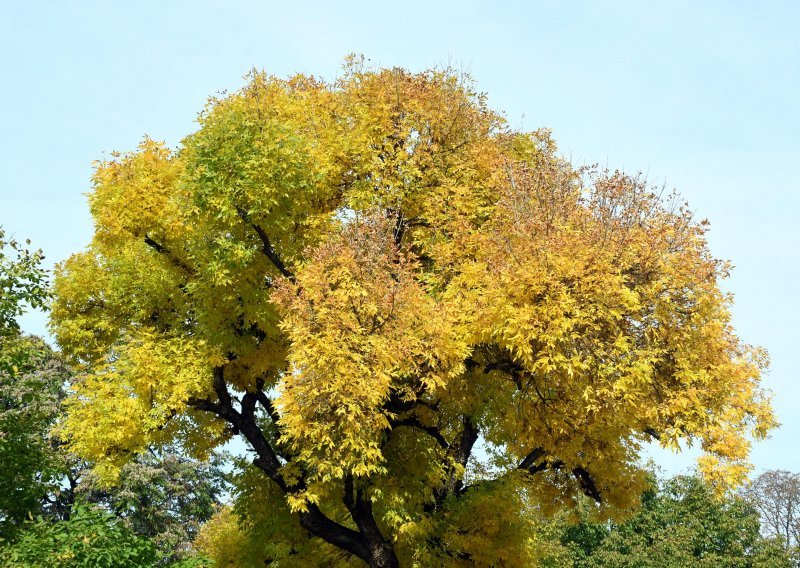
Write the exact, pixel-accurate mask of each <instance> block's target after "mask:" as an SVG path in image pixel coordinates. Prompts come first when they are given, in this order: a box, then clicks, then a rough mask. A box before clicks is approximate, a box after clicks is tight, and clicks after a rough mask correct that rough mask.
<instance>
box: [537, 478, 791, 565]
mask: <svg viewBox="0 0 800 568" xmlns="http://www.w3.org/2000/svg"><path fill="white" fill-rule="evenodd" d="M578 511H579V517H582V518H581V519H580V522H579V523H577V524H574V523H571V522H570V521H569V519H568V518H567V515H565V514H559V515H558V516H557V517H556V519H554V520H553V521H550V523H549V524H550V525H551V530H552V529H553V528H554V529H555V531H554V532H555V533H556V534H559V533H560V534H559V537H560V542H561V544H562V546H561V547H558V546H556V547H554V549H555V550H554V551H553V552H551V553H550V554H549V556H548V557H546V558H545V559H543V562H542V565H543V566H553V567H561V566H575V567H576V568H593V567H606V568H623V567H633V566H636V567H638V568H649V567H653V568H672V567H675V568H681V567H685V566H697V567H703V566H707V567H709V568H712V567H713V568H715V567H717V566H726V567H730V568H734V567H741V568H791V567H792V566H796V563H795V562H796V560H795V559H794V558H793V557H792V555H791V554H789V553H787V551H786V550H785V549H784V547H783V545H782V543H781V542H780V540H778V539H775V538H771V537H767V538H765V537H762V536H761V535H760V534H759V515H758V512H757V511H756V510H755V509H754V508H753V507H752V506H751V505H750V504H749V503H748V502H747V501H745V500H744V499H742V498H741V497H738V496H736V495H727V496H725V497H723V498H720V497H719V496H717V495H714V493H713V491H712V488H711V487H709V486H708V485H707V484H705V483H704V482H703V481H702V479H700V478H698V477H695V476H686V475H681V476H676V477H673V478H671V479H666V480H663V481H655V480H654V481H653V483H652V486H651V487H648V489H647V490H646V491H645V493H644V496H643V498H642V506H641V508H640V509H639V510H637V511H636V513H635V514H634V515H633V517H632V518H630V519H627V520H625V521H624V522H622V523H592V522H591V521H590V520H588V518H589V515H588V514H587V508H586V507H585V506H583V507H579V509H578Z"/></svg>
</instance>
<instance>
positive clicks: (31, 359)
mask: <svg viewBox="0 0 800 568" xmlns="http://www.w3.org/2000/svg"><path fill="white" fill-rule="evenodd" d="M3 348H4V351H6V352H7V349H9V348H11V349H14V350H16V351H17V353H19V352H24V355H19V354H18V355H16V358H17V360H18V361H19V360H20V359H21V358H23V357H24V359H25V363H24V364H23V365H21V366H17V367H16V372H13V373H10V372H8V371H7V370H2V369H0V463H2V464H3V467H2V468H0V536H5V537H7V536H9V535H10V534H11V533H12V532H13V527H14V526H15V525H16V524H18V523H19V522H20V521H21V520H23V519H24V518H25V517H26V516H27V515H29V514H31V513H32V514H36V513H38V512H39V510H40V506H41V502H42V499H43V498H44V497H45V495H47V494H48V493H49V492H52V491H54V490H55V489H56V488H57V485H58V482H59V481H60V480H61V478H62V477H63V475H64V473H65V471H66V463H65V460H64V456H63V455H61V454H59V452H58V450H57V448H56V447H55V442H54V441H53V439H52V438H51V436H50V434H49V430H50V427H51V426H52V425H53V424H54V423H55V421H56V418H57V416H58V413H59V403H60V400H61V398H62V385H63V384H64V382H65V380H66V378H67V371H66V367H65V366H64V364H63V362H62V361H61V358H60V357H59V356H58V355H57V354H56V353H54V352H53V351H52V349H50V347H49V346H48V345H47V344H46V343H45V342H44V341H43V340H41V339H39V338H36V337H28V336H19V337H17V338H15V339H13V340H9V339H6V342H5V344H4V346H3Z"/></svg>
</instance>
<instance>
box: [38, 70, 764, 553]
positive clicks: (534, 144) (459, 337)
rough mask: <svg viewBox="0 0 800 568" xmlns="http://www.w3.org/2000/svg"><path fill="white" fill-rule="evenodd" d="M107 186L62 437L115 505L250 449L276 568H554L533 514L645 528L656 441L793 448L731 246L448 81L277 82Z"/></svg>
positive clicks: (66, 301) (101, 188) (435, 75)
mask: <svg viewBox="0 0 800 568" xmlns="http://www.w3.org/2000/svg"><path fill="white" fill-rule="evenodd" d="M93 181H94V188H93V191H92V193H91V194H90V206H91V211H92V215H93V217H94V220H95V226H96V232H95V236H94V239H93V241H92V243H91V245H90V246H89V247H88V248H87V249H86V250H85V251H83V252H81V253H78V254H76V255H74V256H73V257H72V258H70V259H69V260H68V261H67V262H66V263H64V264H63V265H62V266H61V267H60V270H59V273H58V277H57V281H56V294H57V299H56V301H55V304H54V306H53V312H52V314H53V320H52V321H53V329H54V332H55V334H56V336H57V338H58V341H59V343H60V345H61V346H62V347H63V349H64V350H65V351H66V352H67V353H69V354H70V356H71V357H72V358H73V359H74V360H75V361H76V362H77V363H78V364H79V365H81V369H82V372H81V375H80V377H79V378H78V379H77V380H76V381H75V382H74V384H73V385H72V390H73V394H72V396H71V398H70V400H69V401H68V410H69V417H68V419H67V420H66V422H65V425H64V428H63V435H64V436H65V437H66V438H67V439H69V440H70V444H71V448H72V449H73V450H74V451H75V452H77V453H78V454H80V455H82V456H84V457H86V458H89V459H91V460H93V461H96V462H98V464H99V465H98V472H99V474H100V475H101V476H103V477H104V478H107V479H109V480H111V479H113V478H114V476H115V475H116V474H117V472H118V471H119V468H120V467H121V466H122V465H123V464H124V463H125V462H126V461H127V460H128V459H129V458H130V456H131V455H133V454H135V453H136V452H140V451H142V450H143V449H144V448H146V447H147V446H149V445H152V444H161V443H168V442H171V441H174V440H179V441H180V442H181V443H182V444H183V445H185V446H186V447H187V448H189V449H190V450H191V451H193V452H194V453H195V454H196V455H199V456H202V455H204V454H205V453H207V452H209V451H210V450H212V449H213V448H214V447H216V446H218V445H219V444H221V443H223V442H225V441H226V440H227V439H228V438H229V437H230V436H231V435H236V434H238V435H241V436H242V437H243V438H244V439H245V440H247V442H248V443H249V444H250V447H251V449H252V450H253V451H254V453H255V457H254V460H253V465H252V467H253V468H254V471H253V472H252V475H248V476H245V477H246V479H247V480H248V482H249V485H247V486H245V487H243V488H242V489H241V491H242V492H246V493H247V492H249V493H248V494H252V495H253V498H252V499H250V507H249V510H248V511H246V512H241V511H240V519H248V518H249V521H247V522H248V523H249V524H247V526H249V527H251V528H252V530H260V531H267V533H269V534H273V535H274V536H275V538H276V541H275V542H279V541H280V539H283V541H284V544H285V546H283V547H282V548H281V547H278V548H279V549H280V550H282V551H283V552H282V553H281V554H282V556H281V555H278V556H280V558H283V560H280V558H278V557H276V556H273V557H272V558H273V559H274V560H276V562H277V561H279V560H280V561H281V562H283V563H288V564H291V563H293V562H296V563H297V564H298V565H308V564H303V560H302V559H303V558H305V556H304V555H307V554H314V555H322V557H324V558H327V559H328V560H327V561H328V562H332V563H336V562H344V563H347V562H350V561H351V560H350V559H352V558H360V559H361V560H364V561H366V562H368V563H370V564H371V565H373V566H395V565H397V564H398V562H399V563H400V564H403V565H410V564H411V563H413V562H418V563H422V564H426V562H427V563H428V564H426V565H430V563H431V562H434V563H454V564H459V563H464V562H474V563H477V564H484V565H485V564H490V563H492V562H500V563H505V564H509V563H512V564H513V563H518V564H520V565H529V562H530V561H531V559H532V558H533V555H535V554H536V552H535V551H534V550H532V548H531V544H530V543H531V540H530V539H529V538H528V537H527V532H526V531H528V530H529V528H530V527H529V523H528V521H527V520H526V519H527V517H526V514H525V512H526V510H530V509H531V508H532V507H534V508H538V509H544V510H548V509H549V510H552V509H558V508H561V507H565V506H570V504H572V503H574V499H575V496H576V495H577V494H579V493H584V494H586V495H589V496H591V497H592V498H593V499H594V500H596V501H597V502H598V503H600V509H599V510H600V512H601V513H603V514H612V513H614V512H615V511H618V510H624V509H626V508H629V507H631V506H633V505H635V503H636V502H637V500H638V495H640V494H641V490H642V489H643V488H644V483H645V475H644V473H643V472H642V470H641V468H640V467H639V465H638V463H639V462H638V458H639V455H640V452H641V450H642V447H643V444H645V443H646V442H647V441H649V440H654V439H655V440H658V441H659V442H660V443H661V444H662V445H663V446H666V447H673V448H675V447H678V444H679V443H680V441H681V440H684V441H695V442H698V443H699V444H700V445H701V446H702V449H703V450H704V457H703V458H702V460H701V468H702V470H703V472H704V473H705V474H706V475H707V476H708V478H709V479H710V480H711V481H712V482H713V483H714V484H715V485H717V486H718V487H724V486H726V485H727V484H730V483H737V482H740V481H741V480H742V479H743V478H744V476H745V475H746V472H747V465H746V457H747V453H748V436H750V435H755V436H757V437H758V436H763V435H765V433H766V432H767V430H768V429H769V428H770V427H771V426H772V425H773V418H772V414H771V411H770V408H769V405H768V401H766V400H765V398H764V396H763V394H762V392H761V391H760V389H759V377H760V373H761V371H762V369H763V368H764V366H765V364H766V360H765V355H764V354H763V353H762V352H761V351H759V350H758V349H753V348H750V347H748V346H747V345H744V344H743V343H742V342H741V341H740V340H739V339H738V338H737V336H736V335H735V333H734V331H733V329H732V328H731V325H730V314H729V306H730V298H729V297H728V296H727V295H726V294H724V293H723V292H722V291H721V290H720V280H721V279H723V278H725V277H726V275H727V272H728V265H727V264H726V263H725V262H721V261H718V260H716V259H715V258H714V257H713V256H712V255H711V254H710V252H709V251H708V248H707V244H706V240H705V236H704V235H705V232H706V229H707V227H706V223H705V222H698V221H696V220H694V219H693V217H692V215H691V214H690V212H689V210H688V209H687V208H686V207H685V206H683V205H681V204H680V203H679V202H678V201H677V200H676V199H675V198H673V197H671V196H662V195H661V194H659V193H658V192H654V191H653V190H652V189H651V188H649V187H648V186H647V185H646V183H645V182H644V181H643V180H641V179H639V178H636V177H630V176H627V175H624V174H621V173H616V172H615V173H607V172H597V171H593V170H585V169H576V168H574V167H573V166H572V165H571V164H569V163H568V162H566V161H565V160H563V159H562V158H561V157H559V155H558V153H557V150H556V147H555V144H554V142H553V141H552V139H551V138H550V136H549V134H548V133H547V132H544V131H537V132H519V131H515V130H513V129H511V128H510V127H509V126H508V125H507V124H506V122H505V121H504V119H503V118H502V116H501V115H498V114H497V113H495V112H493V111H491V110H490V109H489V108H488V107H487V104H486V100H485V97H484V96H483V95H481V94H479V93H477V92H476V91H475V90H474V87H473V85H472V83H471V82H470V81H469V80H467V79H465V78H463V77H460V76H458V75H457V74H455V73H453V72H451V71H449V70H442V71H430V72H424V73H419V74H413V73H410V72H407V71H404V70H401V69H385V70H368V69H363V68H361V66H360V65H359V62H358V61H357V60H352V61H350V62H349V63H348V65H347V67H346V71H345V73H344V74H343V76H342V77H341V78H340V79H338V80H337V81H335V82H333V83H328V82H324V81H321V80H319V79H315V78H313V77H307V76H302V75H298V76H295V77H292V78H290V79H286V80H284V79H278V78H275V77H271V76H267V75H265V74H263V73H258V72H254V73H253V74H252V75H251V76H250V78H249V81H248V83H247V85H246V86H245V87H244V88H242V89H241V90H239V91H237V92H235V93H232V94H230V95H227V96H224V97H221V98H215V99H212V100H211V101H210V102H209V104H208V106H207V107H206V109H205V110H204V111H203V112H202V113H201V115H200V117H199V129H198V130H197V131H196V132H195V133H193V134H191V135H189V136H188V137H186V138H185V139H184V140H183V142H182V143H181V145H180V147H179V148H177V149H175V150H170V149H168V148H166V147H165V146H164V145H162V144H160V143H157V142H155V141H152V140H150V139H146V140H145V141H144V142H142V144H141V145H140V147H139V149H138V150H137V151H134V152H131V153H126V154H119V155H115V157H114V158H113V159H111V160H109V161H105V162H101V163H98V164H97V167H96V172H95V175H94V179H93ZM476 444H479V445H480V446H482V447H483V449H482V450H481V451H479V452H477V453H476V452H474V451H473V450H474V449H475V447H476ZM248 515H249V517H248ZM243 522H244V521H243ZM259 523H260V524H259ZM256 525H258V526H256ZM253 527H255V528H253ZM312 537H318V538H312ZM320 539H321V540H320ZM322 541H325V543H327V544H325V543H323V542H322ZM328 545H332V546H328ZM276 550H277V549H276ZM309 551H311V552H309ZM276 554H277V553H276ZM434 559H435V561H434ZM320 562H321V561H320ZM288 564H287V565H288ZM281 565H283V564H281Z"/></svg>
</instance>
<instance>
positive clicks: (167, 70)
mask: <svg viewBox="0 0 800 568" xmlns="http://www.w3.org/2000/svg"><path fill="white" fill-rule="evenodd" d="M798 21H800V4H797V3H795V2H769V1H766V2H763V1H762V2H758V3H756V2H737V1H728V2H702V3H699V2H689V1H685V2H681V1H677V2H669V1H665V2H635V1H631V2H612V1H610V2H557V1H555V0H550V1H542V2H535V1H531V2H500V1H494V2H469V1H461V2H433V1H432V0H428V1H427V2H419V1H406V2H402V3H399V2H398V3H394V4H389V3H384V2H375V1H371V2H348V1H339V2H305V3H301V2H281V3H275V2H267V1H264V2H237V1H227V2H177V1H175V2H110V1H104V2H90V1H85V2H59V3H55V2H33V1H25V2H23V1H21V0H18V1H17V2H11V1H9V0H4V1H2V2H0V78H2V88H0V120H2V123H1V124H2V129H0V172H2V177H0V224H2V225H3V226H4V227H5V228H6V230H8V231H10V232H11V233H13V234H14V235H15V236H17V237H19V238H26V237H27V238H30V239H32V240H33V242H34V245H35V246H38V247H41V248H43V249H44V251H45V253H46V255H47V260H48V262H56V261H60V260H63V259H64V258H66V257H67V256H68V255H69V254H70V253H72V252H75V251H77V250H80V249H81V248H82V247H84V246H85V245H86V244H87V243H88V242H89V240H90V238H91V233H92V222H91V219H90V217H89V214H88V209H87V206H86V201H85V196H84V194H85V193H86V192H87V191H88V189H89V176H90V174H91V163H92V161H93V160H97V159H102V158H104V157H107V155H108V152H110V151H112V150H130V149H133V148H134V147H135V146H136V144H137V143H138V142H139V140H141V138H142V137H143V135H145V134H147V135H149V136H151V137H153V138H155V139H160V140H166V141H167V143H168V144H170V145H172V146H175V145H177V144H178V142H179V141H180V139H181V138H182V137H183V136H184V135H186V134H188V133H189V132H191V131H192V130H193V129H194V128H195V124H194V119H195V116H196V114H197V112H198V111H199V110H201V108H202V106H203V104H204V102H205V100H206V97H207V96H209V95H212V94H215V93H217V92H219V91H221V90H224V89H227V90H233V89H236V88H237V87H239V86H240V85H241V84H242V75H244V74H245V73H246V72H247V71H248V70H249V69H251V68H252V67H258V68H263V69H265V70H267V71H268V72H271V73H274V74H277V75H288V74H292V73H295V72H304V73H310V74H315V75H319V76H321V77H324V78H328V79H330V78H333V77H335V76H336V75H337V73H339V70H340V66H341V63H342V60H343V58H344V56H345V55H346V54H348V53H350V52H358V53H363V54H364V55H365V56H366V57H367V58H369V59H370V60H371V62H372V63H373V64H377V65H384V66H402V67H407V68H410V69H412V70H422V69H425V68H428V67H431V66H435V65H441V64H447V63H450V64H452V65H454V66H457V67H462V68H463V69H465V70H467V71H469V72H470V73H471V75H472V76H473V78H474V79H475V80H476V81H477V84H478V87H479V88H480V89H481V90H483V91H485V92H487V93H488V96H489V101H490V104H491V105H492V106H493V107H494V108H495V109H497V110H502V111H504V112H505V113H506V116H507V117H508V119H509V122H510V123H511V124H512V125H513V126H516V127H521V128H525V129H534V128H539V127H548V128H552V130H553V133H554V136H555V139H556V140H557V141H558V142H559V146H560V149H561V152H562V153H563V154H564V155H566V156H568V157H570V158H571V159H572V160H573V161H574V162H576V163H599V164H600V165H602V166H607V167H609V168H612V169H615V168H621V169H625V170H626V171H629V172H637V171H642V172H644V173H645V174H647V176H648V178H649V179H650V180H651V181H652V182H653V183H656V184H659V185H661V184H666V185H667V186H668V187H670V188H672V187H674V188H676V189H677V190H678V191H679V192H680V193H681V194H682V195H683V196H684V197H685V198H686V199H687V200H688V201H689V203H690V204H691V205H692V207H693V208H694V210H695V211H696V212H697V215H698V216H699V217H707V218H709V219H710V220H711V226H712V231H711V235H710V242H711V247H712V251H713V252H714V253H715V254H716V256H718V257H721V258H727V259H731V260H732V261H733V263H734V265H735V266H736V269H735V271H734V273H733V276H732V278H731V279H730V281H729V282H727V284H726V286H727V288H728V289H729V290H730V291H732V292H733V293H735V295H736V304H735V307H734V318H735V323H736V326H737V328H738V330H739V332H740V334H741V336H742V337H744V338H745V339H746V340H747V341H749V342H752V343H757V344H760V345H762V346H765V347H766V348H768V349H769V351H770V353H771V357H772V368H771V370H770V372H769V373H768V375H767V376H766V378H765V384H766V385H767V386H768V387H769V388H770V389H772V390H773V391H774V393H775V407H776V410H777V412H778V416H779V419H780V420H781V422H782V423H783V426H782V428H781V429H779V430H777V431H776V432H775V433H774V434H773V436H772V438H771V439H770V440H768V441H766V442H762V443H759V444H757V445H756V446H755V447H754V450H753V456H752V457H753V461H754V462H755V464H756V466H757V470H762V469H774V468H783V469H789V470H793V471H800V451H797V449H798V442H797V441H798V440H800V405H799V404H798V402H800V398H799V397H800V386H798V381H797V377H798V371H800V365H799V364H798V354H800V347H799V346H800V331H798V322H800V300H798V294H800V286H798V281H800V278H799V277H800V246H799V245H800V238H798V227H799V226H800V224H799V223H798V220H797V215H798V211H799V210H800V182H798V179H799V178H798V175H797V172H795V167H796V166H797V165H798V163H799V162H798V158H800V142H799V141H798V133H800V34H798V33H797V31H796V26H797V22H798ZM24 325H25V327H26V329H27V330H28V331H31V332H34V333H43V332H44V329H45V319H44V316H42V315H39V314H31V315H29V316H26V318H25V320H24ZM656 456H657V460H658V462H659V463H660V464H661V465H663V466H665V468H666V469H668V470H671V471H674V470H676V469H679V468H682V467H685V466H686V465H687V464H688V463H689V462H688V460H687V458H686V456H681V457H675V456H672V455H671V454H663V453H658V452H657V453H656Z"/></svg>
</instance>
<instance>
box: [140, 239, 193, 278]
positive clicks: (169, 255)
mask: <svg viewBox="0 0 800 568" xmlns="http://www.w3.org/2000/svg"><path fill="white" fill-rule="evenodd" d="M144 244H146V245H147V246H149V247H150V248H151V249H153V250H154V251H156V252H157V253H159V254H163V255H164V256H166V257H167V258H168V259H169V261H170V262H171V263H172V264H174V265H175V266H177V267H178V268H180V269H181V270H184V271H185V272H187V273H188V274H192V275H193V274H194V273H195V272H194V270H192V268H191V267H190V266H189V265H187V264H186V263H185V262H183V261H182V260H181V259H179V258H178V257H176V256H175V255H174V254H173V253H172V251H171V250H170V249H169V248H167V247H166V246H164V245H162V244H161V243H159V242H157V241H155V240H153V239H152V237H150V235H148V234H146V233H145V235H144Z"/></svg>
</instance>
